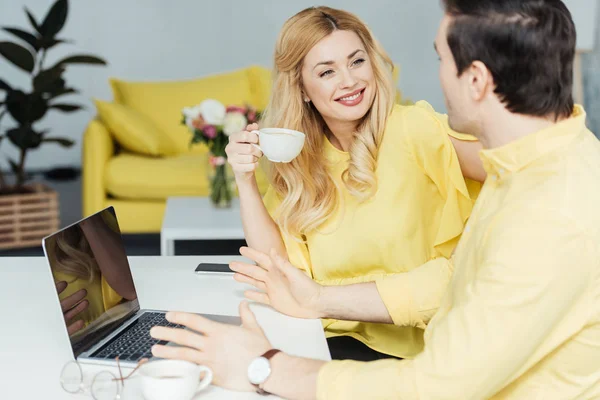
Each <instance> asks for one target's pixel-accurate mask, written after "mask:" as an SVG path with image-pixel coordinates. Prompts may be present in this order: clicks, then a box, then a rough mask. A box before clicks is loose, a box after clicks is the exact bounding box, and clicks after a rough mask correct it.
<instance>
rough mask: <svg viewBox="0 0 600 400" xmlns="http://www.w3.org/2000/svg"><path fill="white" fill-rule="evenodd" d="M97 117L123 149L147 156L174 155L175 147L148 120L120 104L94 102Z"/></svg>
mask: <svg viewBox="0 0 600 400" xmlns="http://www.w3.org/2000/svg"><path fill="white" fill-rule="evenodd" d="M94 103H95V104H96V109H97V110H98V116H99V117H100V119H101V120H102V122H103V123H104V124H105V125H106V126H107V127H108V130H109V131H110V132H111V134H112V135H113V137H114V138H115V140H116V141H117V142H118V143H119V144H120V145H121V146H123V148H125V149H127V150H129V151H132V152H135V153H139V154H145V155H149V156H158V155H172V154H177V151H178V149H177V143H176V142H175V140H174V139H173V138H172V137H171V135H168V134H166V133H165V132H163V131H161V130H160V129H159V128H158V127H157V126H156V124H154V123H153V122H152V121H151V120H150V119H149V118H148V117H146V116H145V115H144V114H142V113H140V112H139V111H137V110H135V109H133V108H131V107H127V106H125V105H123V104H117V103H109V102H106V101H101V100H97V99H94Z"/></svg>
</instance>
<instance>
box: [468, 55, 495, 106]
mask: <svg viewBox="0 0 600 400" xmlns="http://www.w3.org/2000/svg"><path fill="white" fill-rule="evenodd" d="M464 74H467V75H466V76H467V79H468V85H469V92H470V93H471V97H472V99H473V100H475V101H480V100H482V99H483V98H484V97H485V96H487V95H488V94H489V93H490V92H493V91H494V77H493V76H492V73H491V72H490V70H489V69H488V68H487V66H486V65H485V64H484V63H482V62H481V61H473V63H471V66H470V67H469V68H468V69H467V70H466V71H465V72H464Z"/></svg>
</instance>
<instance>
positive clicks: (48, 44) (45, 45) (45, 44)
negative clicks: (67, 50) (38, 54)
mask: <svg viewBox="0 0 600 400" xmlns="http://www.w3.org/2000/svg"><path fill="white" fill-rule="evenodd" d="M40 42H41V43H40V47H41V48H42V49H46V50H48V49H50V48H52V47H54V46H56V45H57V44H61V43H69V44H73V43H74V42H73V41H72V40H69V39H45V38H42V39H41V41H40Z"/></svg>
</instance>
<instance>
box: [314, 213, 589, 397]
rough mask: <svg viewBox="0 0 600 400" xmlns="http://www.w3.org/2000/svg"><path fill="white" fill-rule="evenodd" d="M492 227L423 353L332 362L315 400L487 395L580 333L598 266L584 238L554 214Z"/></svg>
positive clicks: (499, 219)
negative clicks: (474, 267) (471, 271)
mask: <svg viewBox="0 0 600 400" xmlns="http://www.w3.org/2000/svg"><path fill="white" fill-rule="evenodd" d="M521 221H527V225H524V224H522V223H518V222H521ZM490 226H493V228H491V229H489V230H488V232H486V236H487V239H486V243H484V246H483V247H482V250H481V251H482V254H481V258H480V259H481V263H480V267H479V268H478V270H477V273H476V276H475V277H473V278H472V283H469V285H468V287H469V291H468V293H461V294H454V293H451V294H452V295H453V296H456V297H459V298H460V301H455V302H454V306H453V308H452V309H451V310H450V311H449V313H448V314H447V315H445V316H444V317H441V319H440V320H439V321H435V324H434V325H435V326H434V327H431V326H430V328H428V330H427V331H426V335H425V337H426V344H425V350H424V351H423V352H422V353H421V354H419V355H418V356H417V357H416V358H415V359H413V360H410V361H408V360H407V361H384V362H379V363H357V362H352V361H342V362H333V363H330V364H328V365H326V366H325V367H323V368H322V370H321V371H320V373H319V378H318V398H320V399H359V398H367V397H368V398H372V399H383V398H386V399H387V398H396V399H458V398H461V399H462V398H465V399H484V398H489V397H491V396H493V395H495V394H496V393H498V392H499V391H500V390H502V388H504V387H506V386H507V385H508V384H509V383H511V382H513V381H514V380H516V379H518V378H519V377H520V376H521V375H522V374H523V373H524V372H525V371H527V370H529V369H530V368H532V367H533V366H534V365H535V364H536V363H538V362H539V361H540V360H542V359H543V358H544V357H545V356H546V355H548V354H549V353H550V352H552V351H553V350H555V349H556V348H557V347H558V346H560V345H561V344H562V343H564V341H566V340H568V338H570V337H571V336H573V335H574V334H575V333H577V332H578V331H579V330H581V329H582V328H583V327H584V326H585V324H586V323H587V320H588V318H589V309H587V308H586V307H584V305H585V304H591V302H592V299H589V298H586V296H587V297H589V296H591V295H590V293H591V290H589V285H592V284H593V282H594V281H593V279H592V271H593V268H594V266H595V265H596V263H597V259H596V256H597V255H596V254H595V249H594V247H593V243H592V241H591V239H590V238H589V236H588V235H586V234H584V233H582V231H580V230H579V229H577V228H576V224H575V222H574V221H571V220H569V219H567V218H563V217H560V216H559V215H557V213H556V212H554V213H553V212H552V211H549V212H545V213H541V212H539V210H529V212H524V213H520V214H513V215H511V216H510V218H508V217H506V216H505V217H504V218H502V216H498V217H496V219H495V220H494V221H491V222H490ZM472 251H476V249H472ZM455 273H456V274H458V273H460V266H459V265H457V270H456V272H455ZM464 279H467V278H464ZM559 323H561V325H560V330H559V329H556V328H557V325H558V324H559ZM551 333H552V340H551V341H550V340H547V338H548V337H549V335H550V334H551Z"/></svg>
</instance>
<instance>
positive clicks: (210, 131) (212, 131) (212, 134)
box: [202, 125, 217, 139]
mask: <svg viewBox="0 0 600 400" xmlns="http://www.w3.org/2000/svg"><path fill="white" fill-rule="evenodd" d="M202 132H204V136H206V137H207V138H209V139H214V138H216V137H217V128H216V127H215V126H214V125H204V128H202Z"/></svg>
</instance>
